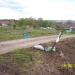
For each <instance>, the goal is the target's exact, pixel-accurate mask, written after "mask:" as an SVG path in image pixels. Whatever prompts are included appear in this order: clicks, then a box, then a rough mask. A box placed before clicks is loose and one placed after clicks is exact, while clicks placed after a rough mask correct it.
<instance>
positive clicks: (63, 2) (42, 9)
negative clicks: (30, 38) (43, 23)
mask: <svg viewBox="0 0 75 75" xmlns="http://www.w3.org/2000/svg"><path fill="white" fill-rule="evenodd" d="M74 9H75V1H73V0H72V1H71V0H13V1H11V0H0V11H1V12H0V18H2V17H3V18H17V19H18V18H21V17H23V18H25V17H30V16H32V17H34V18H39V17H42V18H44V19H60V20H62V19H65V20H67V19H73V20H75V17H74V15H75V10H74ZM5 12H6V13H5ZM8 13H10V14H9V15H8Z"/></svg>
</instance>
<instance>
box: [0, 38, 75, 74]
mask: <svg viewBox="0 0 75 75" xmlns="http://www.w3.org/2000/svg"><path fill="white" fill-rule="evenodd" d="M52 44H53V43H51V44H43V45H44V46H49V45H52ZM31 51H33V53H34V54H35V56H32V60H31V62H30V63H29V64H27V65H24V66H23V65H19V64H15V63H14V62H12V61H11V62H4V63H1V64H0V75H75V38H67V39H65V40H63V41H60V42H59V43H58V44H57V45H56V52H45V51H40V50H37V51H36V50H33V48H31ZM36 52H37V54H38V55H37V54H36ZM39 53H40V54H39ZM8 55H11V53H9V54H8ZM8 55H4V56H8ZM63 64H72V65H73V64H74V65H73V66H72V68H69V67H63V66H62V65H63Z"/></svg>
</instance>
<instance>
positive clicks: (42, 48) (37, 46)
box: [33, 45, 44, 50]
mask: <svg viewBox="0 0 75 75" xmlns="http://www.w3.org/2000/svg"><path fill="white" fill-rule="evenodd" d="M33 47H34V48H36V49H40V50H44V47H43V46H42V45H35V46H33Z"/></svg>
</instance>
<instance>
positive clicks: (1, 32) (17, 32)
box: [0, 28, 57, 41]
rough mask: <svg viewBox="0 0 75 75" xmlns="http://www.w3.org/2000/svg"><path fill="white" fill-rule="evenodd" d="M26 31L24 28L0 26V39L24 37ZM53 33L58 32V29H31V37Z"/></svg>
mask: <svg viewBox="0 0 75 75" xmlns="http://www.w3.org/2000/svg"><path fill="white" fill-rule="evenodd" d="M24 33H25V30H24V29H12V28H10V29H6V28H0V41H5V40H14V39H23V38H24ZM53 34H57V31H56V30H49V29H42V30H41V29H33V30H31V31H29V35H30V37H37V36H45V35H53Z"/></svg>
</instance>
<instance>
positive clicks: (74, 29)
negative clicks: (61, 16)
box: [65, 22, 75, 32]
mask: <svg viewBox="0 0 75 75" xmlns="http://www.w3.org/2000/svg"><path fill="white" fill-rule="evenodd" d="M65 28H66V29H67V32H75V22H72V23H70V24H66V25H65Z"/></svg>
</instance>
